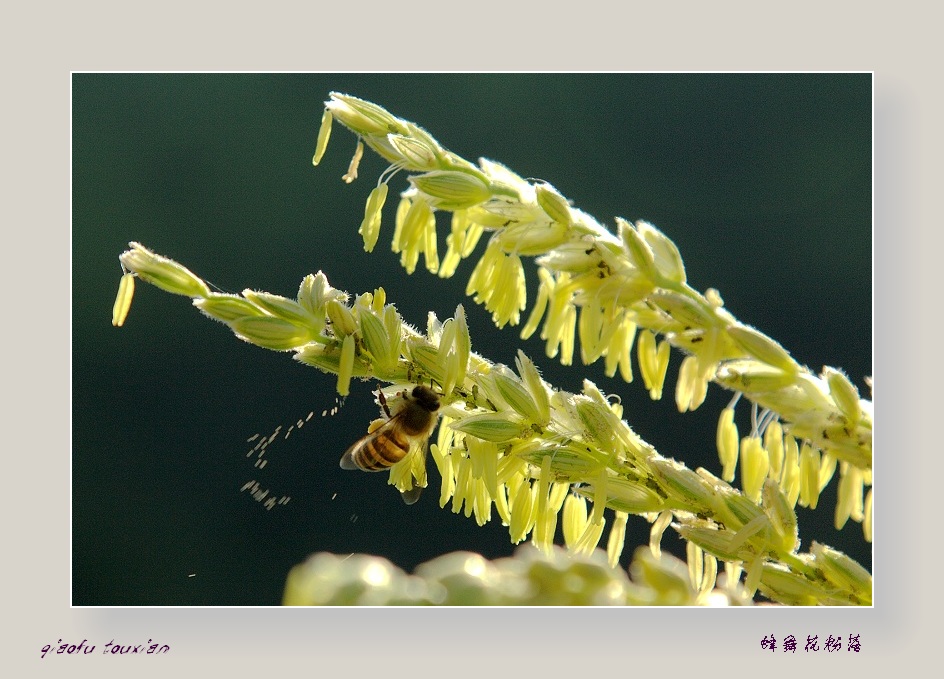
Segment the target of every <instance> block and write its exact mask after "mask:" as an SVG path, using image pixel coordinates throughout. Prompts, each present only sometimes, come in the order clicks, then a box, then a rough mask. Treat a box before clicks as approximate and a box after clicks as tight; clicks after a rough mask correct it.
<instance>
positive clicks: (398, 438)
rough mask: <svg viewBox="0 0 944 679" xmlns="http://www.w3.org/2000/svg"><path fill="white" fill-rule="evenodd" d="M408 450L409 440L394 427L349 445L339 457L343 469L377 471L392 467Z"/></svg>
mask: <svg viewBox="0 0 944 679" xmlns="http://www.w3.org/2000/svg"><path fill="white" fill-rule="evenodd" d="M408 452H410V441H409V439H408V438H407V437H406V436H404V435H403V433H402V432H400V431H399V430H398V429H397V428H396V427H388V428H387V429H386V431H383V432H381V433H379V434H378V435H377V436H368V437H367V438H364V439H363V440H361V441H359V442H358V443H356V444H354V445H353V446H351V448H349V449H348V451H347V452H346V453H345V454H344V457H342V458H341V467H343V468H344V469H355V468H356V469H362V470H363V471H365V472H379V471H383V470H384V469H388V468H389V467H392V466H393V465H395V464H396V463H397V462H399V461H400V460H402V459H403V458H404V457H405V456H406V454H407V453H408Z"/></svg>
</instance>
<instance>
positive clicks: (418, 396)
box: [410, 384, 439, 413]
mask: <svg viewBox="0 0 944 679" xmlns="http://www.w3.org/2000/svg"><path fill="white" fill-rule="evenodd" d="M410 396H411V398H413V400H414V401H416V402H417V403H418V404H419V405H421V406H423V408H425V409H426V410H428V411H429V412H431V413H434V412H436V411H437V410H439V394H437V393H436V392H435V391H433V390H432V389H430V388H429V387H424V386H423V385H422V384H419V385H417V386H415V387H413V391H411V392H410Z"/></svg>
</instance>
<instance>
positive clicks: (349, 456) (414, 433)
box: [341, 385, 440, 505]
mask: <svg viewBox="0 0 944 679" xmlns="http://www.w3.org/2000/svg"><path fill="white" fill-rule="evenodd" d="M397 396H398V398H397V400H396V401H395V402H394V405H393V408H394V412H391V409H390V406H388V405H387V399H386V398H385V397H384V394H383V392H382V391H378V392H377V398H378V400H379V401H380V406H381V407H382V408H383V411H384V413H385V414H386V415H387V420H386V421H385V422H384V423H383V424H381V425H380V426H379V427H377V428H376V429H375V430H374V431H372V432H370V433H369V434H367V436H364V437H363V438H361V439H360V440H359V441H357V442H356V443H354V445H352V446H351V447H350V448H348V449H347V451H346V452H345V453H344V455H342V456H341V469H361V470H363V471H365V472H379V471H383V470H384V469H389V468H390V467H392V466H393V465H395V464H396V463H397V462H399V461H400V460H402V459H403V458H404V457H406V455H407V453H409V452H410V451H411V450H413V449H414V448H415V447H417V446H425V445H426V444H427V442H428V441H429V437H430V435H431V434H432V433H433V429H435V428H436V422H437V421H438V420H439V416H438V415H437V414H436V413H437V411H438V410H439V405H440V402H439V394H437V393H436V392H435V391H433V390H432V389H430V388H429V387H424V386H423V385H419V386H416V387H413V389H412V390H410V391H401V392H399V393H398V394H397ZM421 491H422V488H420V487H419V486H417V485H414V486H413V489H412V490H408V491H406V492H404V493H403V494H402V495H403V501H404V502H406V503H407V504H408V505H411V504H413V503H414V502H416V501H417V500H418V499H419V497H420V492H421Z"/></svg>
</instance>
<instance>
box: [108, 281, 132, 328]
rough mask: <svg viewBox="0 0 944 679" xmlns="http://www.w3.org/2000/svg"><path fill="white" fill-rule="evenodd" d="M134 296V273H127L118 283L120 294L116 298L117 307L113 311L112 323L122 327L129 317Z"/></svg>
mask: <svg viewBox="0 0 944 679" xmlns="http://www.w3.org/2000/svg"><path fill="white" fill-rule="evenodd" d="M133 297H134V274H130V273H126V274H124V275H123V276H122V277H121V282H120V283H118V296H117V297H116V298H115V307H114V309H112V312H111V324H112V325H113V326H115V327H116V328H120V327H121V326H122V325H124V323H125V319H126V318H127V317H128V310H129V309H130V308H131V299H132V298H133Z"/></svg>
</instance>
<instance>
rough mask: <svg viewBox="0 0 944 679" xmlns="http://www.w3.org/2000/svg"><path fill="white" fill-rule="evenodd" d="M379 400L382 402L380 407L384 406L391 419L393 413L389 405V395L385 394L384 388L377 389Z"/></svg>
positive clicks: (388, 417)
mask: <svg viewBox="0 0 944 679" xmlns="http://www.w3.org/2000/svg"><path fill="white" fill-rule="evenodd" d="M377 400H378V401H379V402H380V407H381V408H383V411H384V413H386V415H387V419H388V420H389V419H390V418H391V417H393V415H391V414H390V408H389V407H388V406H387V397H386V396H384V393H383V390H381V389H377Z"/></svg>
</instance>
